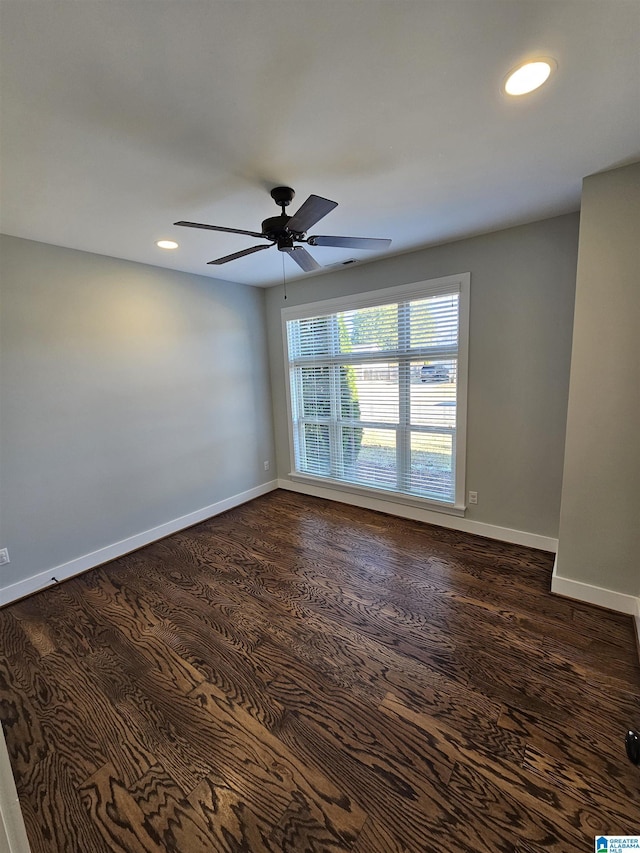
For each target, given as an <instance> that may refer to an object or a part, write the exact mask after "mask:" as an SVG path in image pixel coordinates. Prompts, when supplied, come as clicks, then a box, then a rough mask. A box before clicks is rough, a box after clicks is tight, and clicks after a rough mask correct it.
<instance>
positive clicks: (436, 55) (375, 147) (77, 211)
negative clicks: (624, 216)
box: [0, 0, 640, 286]
mask: <svg viewBox="0 0 640 853" xmlns="http://www.w3.org/2000/svg"><path fill="white" fill-rule="evenodd" d="M0 26H1V31H2V36H1V38H2V41H1V45H0V48H1V53H0V67H1V72H2V77H1V80H0V94H1V105H0V106H1V110H2V124H1V134H2V135H1V149H0V151H1V156H2V162H1V166H2V186H1V190H0V192H1V195H0V198H1V207H0V214H1V217H0V229H1V230H2V231H3V232H5V233H7V234H13V235H17V236H19V237H26V238H30V239H33V240H41V241H43V242H46V243H54V244H58V245H61V246H70V247H73V248H76V249H83V250H86V251H90V252H97V253H100V254H105V255H113V256H116V257H121V258H128V259H131V260H134V261H141V262H144V263H149V264H155V265H158V266H166V267H169V268H173V269H179V270H186V271H188V272H193V273H199V274H201V275H209V276H212V277H216V278H223V279H226V280H228V281H233V282H241V283H245V284H255V285H265V286H266V285H271V284H275V283H278V282H280V281H281V280H282V258H283V255H282V254H281V253H279V252H278V251H277V250H276V249H275V248H273V249H270V250H269V251H266V252H258V253H257V254H254V255H251V256H248V257H246V258H243V259H241V260H238V261H235V262H232V263H229V264H226V265H224V266H218V267H212V266H207V265H206V262H207V261H209V260H211V259H212V258H216V257H219V256H221V255H225V254H228V253H230V252H235V251H238V250H240V249H243V248H246V247H248V246H250V245H254V244H255V243H256V242H257V241H256V240H255V238H252V237H243V236H239V235H232V234H222V233H215V232H207V231H198V230H192V229H186V228H177V227H174V226H173V225H172V223H173V222H174V221H175V220H178V219H186V220H191V221H196V222H206V223H211V224H215V225H226V226H231V227H235V228H244V229H248V230H252V231H253V230H257V231H259V230H260V223H261V221H262V220H263V219H264V218H266V217H267V216H274V215H277V214H278V212H279V211H278V208H276V206H275V204H274V203H273V201H272V200H271V198H270V197H269V192H268V191H269V190H270V189H271V187H273V186H275V185H278V184H287V185H289V186H292V187H294V189H295V190H296V199H295V201H294V203H293V204H292V205H291V207H290V208H289V210H288V212H289V213H291V212H293V211H294V210H295V209H296V208H297V206H298V205H299V204H301V203H302V201H304V199H305V198H306V197H307V196H308V195H309V194H310V193H315V194H317V195H321V196H325V197H327V198H330V199H334V200H335V201H337V202H339V207H338V208H337V209H336V210H335V211H333V212H332V213H330V214H329V215H328V216H327V217H326V219H324V220H322V222H321V223H319V224H318V225H316V226H315V227H314V228H313V229H312V231H313V232H314V233H320V234H339V235H343V234H346V235H355V236H369V237H391V238H392V239H393V243H392V245H391V249H390V250H389V251H388V252H387V253H386V254H396V253H399V252H406V251H409V250H412V249H417V248H420V247H423V246H428V245H433V244H435V243H440V242H444V241H448V240H452V239H456V238H460V237H464V236H467V235H470V234H477V233H481V232H486V231H491V230H494V229H497V228H502V227H505V226H509V225H514V224H518V223H523V222H530V221H533V220H536V219H542V218H545V217H547V216H553V215H555V214H560V213H565V212H568V211H572V210H577V209H578V207H579V201H580V186H581V180H582V178H583V177H584V176H586V175H589V174H592V173H594V172H597V171H602V170H606V169H609V168H612V167H615V166H617V165H621V164H624V163H627V162H632V161H634V160H637V159H640V2H638V0H632V2H622V0H574V2H563V0H535V2H529V0H441V2H432V1H431V0H416V2H413V0H382V2H377V0H224V2H223V0H84V2H80V0H71V2H59V0H42V1H41V0H0ZM537 55H546V56H552V57H554V58H555V59H556V61H557V63H558V69H557V72H556V74H555V75H554V76H553V78H552V79H551V80H550V82H549V83H548V84H547V85H546V86H545V87H543V88H542V89H541V90H539V91H538V92H536V93H534V94H532V95H529V96H527V97H524V98H521V99H508V98H507V97H506V96H504V95H502V94H501V91H500V86H501V82H502V80H503V78H504V75H505V74H506V72H507V71H508V70H509V69H510V68H512V67H513V66H514V65H516V64H517V63H519V62H520V61H521V60H523V59H524V58H527V57H531V56H537ZM160 238H174V239H176V240H178V242H179V243H180V248H179V249H178V250H177V251H174V252H167V251H162V250H161V249H158V248H157V247H156V246H155V245H154V241H155V240H157V239H160ZM310 251H311V253H312V254H313V255H314V257H315V258H316V260H318V261H319V262H320V263H321V264H323V265H332V264H339V263H340V262H341V261H344V260H347V259H349V258H357V259H358V260H363V261H364V260H369V259H370V258H371V257H372V256H371V255H370V254H369V253H367V252H363V251H356V250H343V249H329V248H320V247H316V248H313V249H311V250H310ZM285 263H286V268H287V278H288V279H289V280H290V279H293V278H296V277H298V276H300V275H305V274H304V273H302V272H301V271H300V270H299V268H298V267H297V266H296V265H295V264H294V263H293V261H291V260H290V259H289V258H285ZM307 275H309V274H307ZM317 275H319V273H318V274H317Z"/></svg>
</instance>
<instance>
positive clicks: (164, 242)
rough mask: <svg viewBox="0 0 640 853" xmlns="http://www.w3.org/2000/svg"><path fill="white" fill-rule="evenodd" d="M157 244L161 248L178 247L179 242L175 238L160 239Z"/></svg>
mask: <svg viewBox="0 0 640 853" xmlns="http://www.w3.org/2000/svg"><path fill="white" fill-rule="evenodd" d="M156 246H157V247H158V248H159V249H177V248H178V244H177V243H176V241H175V240H158V241H157V242H156Z"/></svg>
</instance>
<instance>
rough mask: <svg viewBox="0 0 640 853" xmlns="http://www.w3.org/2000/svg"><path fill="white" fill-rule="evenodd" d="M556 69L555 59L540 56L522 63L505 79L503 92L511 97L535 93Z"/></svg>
mask: <svg viewBox="0 0 640 853" xmlns="http://www.w3.org/2000/svg"><path fill="white" fill-rule="evenodd" d="M557 67H558V66H557V63H556V61H555V59H552V58H551V57H549V56H541V57H538V58H536V59H529V60H527V61H526V62H522V63H520V65H516V67H515V68H512V69H511V71H510V72H509V73H508V74H507V76H506V77H505V80H504V84H503V87H502V88H503V91H504V92H505V94H507V95H511V96H512V97H519V96H520V95H528V94H529V92H535V90H536V89H539V88H540V86H542V84H543V83H546V81H547V80H548V79H549V77H550V76H551V73H552V72H553V71H555V69H556V68H557Z"/></svg>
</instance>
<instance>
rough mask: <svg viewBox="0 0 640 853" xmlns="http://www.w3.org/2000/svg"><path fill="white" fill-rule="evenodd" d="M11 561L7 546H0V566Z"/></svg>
mask: <svg viewBox="0 0 640 853" xmlns="http://www.w3.org/2000/svg"><path fill="white" fill-rule="evenodd" d="M9 562H11V561H10V560H9V549H8V548H0V566H4V564H5V563H9Z"/></svg>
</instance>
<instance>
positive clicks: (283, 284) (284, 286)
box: [280, 252, 287, 302]
mask: <svg viewBox="0 0 640 853" xmlns="http://www.w3.org/2000/svg"><path fill="white" fill-rule="evenodd" d="M280 254H281V255H282V286H283V288H284V301H285V302H286V301H287V274H286V272H285V267H284V252H280Z"/></svg>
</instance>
